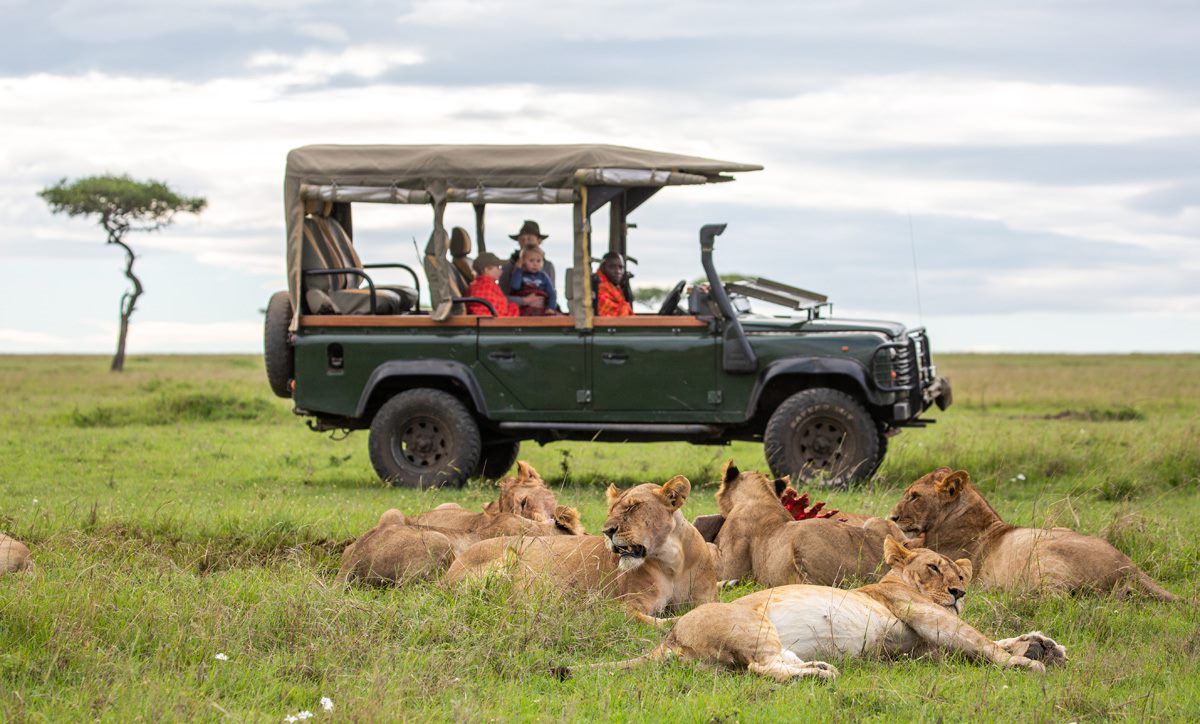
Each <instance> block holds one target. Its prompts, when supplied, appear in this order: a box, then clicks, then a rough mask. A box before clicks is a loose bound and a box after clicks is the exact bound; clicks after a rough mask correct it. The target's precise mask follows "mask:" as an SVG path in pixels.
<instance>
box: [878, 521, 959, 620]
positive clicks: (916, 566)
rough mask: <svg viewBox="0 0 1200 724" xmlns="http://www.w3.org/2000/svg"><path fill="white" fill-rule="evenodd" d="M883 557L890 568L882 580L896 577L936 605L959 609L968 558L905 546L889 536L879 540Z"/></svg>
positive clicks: (895, 578) (957, 610) (954, 609)
mask: <svg viewBox="0 0 1200 724" xmlns="http://www.w3.org/2000/svg"><path fill="white" fill-rule="evenodd" d="M883 560H884V562H885V563H887V564H888V565H889V566H891V568H892V569H891V570H890V571H888V573H887V575H886V576H885V577H884V580H888V579H891V580H900V581H902V582H903V583H905V584H907V585H909V586H911V587H913V588H915V589H917V591H918V592H920V593H921V595H923V596H925V597H926V598H928V599H930V600H932V601H933V602H934V603H936V604H938V605H939V606H943V607H945V608H948V609H950V610H952V611H954V612H955V613H962V599H963V596H965V595H966V593H967V584H968V583H970V582H971V572H972V568H971V561H969V560H967V559H966V558H961V559H959V560H957V561H952V560H950V559H949V558H947V557H946V556H944V555H942V554H940V553H935V552H934V551H931V550H929V549H928V548H906V547H905V546H904V544H903V543H899V542H897V541H896V539H895V538H893V537H891V536H888V537H887V538H885V539H884V541H883Z"/></svg>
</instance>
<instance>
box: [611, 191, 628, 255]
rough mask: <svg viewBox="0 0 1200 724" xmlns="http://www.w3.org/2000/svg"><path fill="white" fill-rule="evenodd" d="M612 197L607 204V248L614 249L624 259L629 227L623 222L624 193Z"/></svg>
mask: <svg viewBox="0 0 1200 724" xmlns="http://www.w3.org/2000/svg"><path fill="white" fill-rule="evenodd" d="M626 193H628V192H624V193H622V194H621V195H620V196H615V197H613V200H612V201H610V202H609V204H608V250H609V251H615V252H617V253H618V254H620V255H621V258H622V259H624V258H625V256H626V254H625V249H626V247H627V246H628V242H629V227H628V226H626V224H625V195H626Z"/></svg>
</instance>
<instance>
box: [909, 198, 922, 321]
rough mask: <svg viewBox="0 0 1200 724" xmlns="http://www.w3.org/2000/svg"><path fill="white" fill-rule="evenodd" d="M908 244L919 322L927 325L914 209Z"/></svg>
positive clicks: (910, 212)
mask: <svg viewBox="0 0 1200 724" xmlns="http://www.w3.org/2000/svg"><path fill="white" fill-rule="evenodd" d="M908 244H909V247H910V248H911V249H912V262H913V286H914V287H915V288H916V290H917V321H918V322H919V323H920V324H921V325H924V324H925V314H924V312H923V311H922V310H921V275H920V274H918V273H917V237H916V235H915V234H913V220H912V209H909V210H908Z"/></svg>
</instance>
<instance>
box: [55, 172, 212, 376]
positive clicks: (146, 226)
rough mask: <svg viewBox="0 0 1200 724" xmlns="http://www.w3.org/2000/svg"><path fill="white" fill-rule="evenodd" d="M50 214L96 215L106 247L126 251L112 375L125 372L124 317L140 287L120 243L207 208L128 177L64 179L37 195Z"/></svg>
mask: <svg viewBox="0 0 1200 724" xmlns="http://www.w3.org/2000/svg"><path fill="white" fill-rule="evenodd" d="M38 196H41V197H42V198H43V199H44V200H45V201H46V203H47V204H49V205H50V210H51V211H52V212H54V213H56V214H66V215H68V216H99V217H100V218H99V221H100V225H101V226H102V227H104V231H105V232H106V233H107V234H108V242H107V243H109V244H116V245H117V246H119V247H121V248H122V249H124V250H125V276H126V277H128V278H129V281H130V283H132V284H133V288H132V289H129V290H127V291H126V292H125V293H124V294H122V295H121V331H120V332H119V334H118V336H117V353H116V354H115V355H113V361H112V371H113V372H120V371H121V370H122V369H124V367H125V335H126V333H127V332H128V331H129V318H130V317H131V316H133V310H134V309H135V308H136V307H137V300H138V297H140V296H141V295H142V282H141V280H140V279H138V278H137V276H136V275H134V273H133V260H134V254H133V249H130V248H129V245H128V244H126V243H125V235H126V234H127V233H129V232H130V231H158V230H159V229H162V228H164V227H166V226H169V225H170V224H171V222H173V221H174V220H175V215H176V214H179V213H189V214H198V213H200V212H201V211H202V210H204V207H205V206H206V205H207V204H208V201H207V200H206V199H204V198H203V197H200V196H195V197H189V196H181V195H179V194H177V193H175V192H174V191H172V190H171V189H170V188H169V187H168V186H167V185H166V184H165V183H163V182H162V181H153V180H151V181H134V180H133V179H131V178H129V176H111V175H104V176H88V177H87V178H81V179H78V180H76V181H72V182H70V183H68V182H67V180H66V179H63V180H61V181H59V182H58V183H57V184H55V185H53V186H49V187H47V188H44V189H42V190H41V191H39V192H38Z"/></svg>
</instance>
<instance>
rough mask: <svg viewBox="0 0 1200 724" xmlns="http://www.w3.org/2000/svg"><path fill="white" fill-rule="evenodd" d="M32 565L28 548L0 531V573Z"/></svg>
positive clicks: (21, 569)
mask: <svg viewBox="0 0 1200 724" xmlns="http://www.w3.org/2000/svg"><path fill="white" fill-rule="evenodd" d="M32 566H33V559H32V558H30V557H29V549H28V548H26V547H25V544H24V543H22V542H21V541H19V540H17V539H16V538H10V537H8V536H6V535H4V534H3V533H0V575H4V574H5V573H12V572H14V571H23V570H25V569H27V568H31V567H32Z"/></svg>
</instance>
